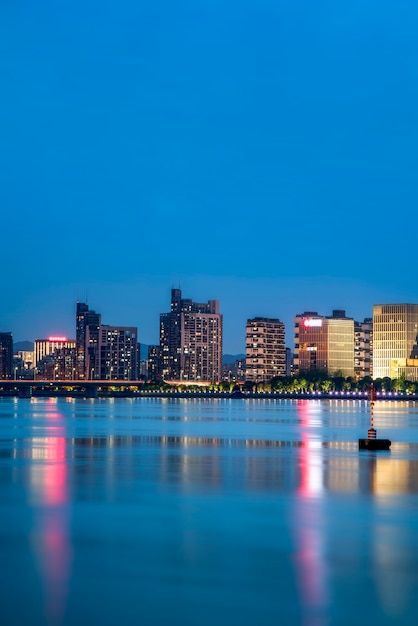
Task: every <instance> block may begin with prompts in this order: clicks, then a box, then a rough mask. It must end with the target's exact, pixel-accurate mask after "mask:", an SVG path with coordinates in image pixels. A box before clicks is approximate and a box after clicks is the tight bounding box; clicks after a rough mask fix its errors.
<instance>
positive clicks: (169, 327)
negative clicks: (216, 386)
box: [160, 289, 222, 381]
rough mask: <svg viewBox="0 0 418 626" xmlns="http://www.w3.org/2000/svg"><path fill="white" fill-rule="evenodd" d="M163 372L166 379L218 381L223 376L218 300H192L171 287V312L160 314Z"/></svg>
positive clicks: (220, 320)
mask: <svg viewBox="0 0 418 626" xmlns="http://www.w3.org/2000/svg"><path fill="white" fill-rule="evenodd" d="M160 350H161V371H162V377H163V378H164V379H165V380H205V381H217V380H221V377H222V315H221V314H220V313H219V302H218V301H217V300H209V301H208V302H207V303H206V304H200V303H197V302H193V301H192V300H190V299H184V298H182V296H181V290H180V289H172V290H171V311H170V313H162V314H161V315H160Z"/></svg>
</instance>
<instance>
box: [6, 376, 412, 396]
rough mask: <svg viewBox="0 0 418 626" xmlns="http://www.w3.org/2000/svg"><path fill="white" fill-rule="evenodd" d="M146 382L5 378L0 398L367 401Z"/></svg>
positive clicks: (356, 393) (363, 393)
mask: <svg viewBox="0 0 418 626" xmlns="http://www.w3.org/2000/svg"><path fill="white" fill-rule="evenodd" d="M143 384H144V383H143V381H114V380H113V381H109V380H89V381H68V380H55V381H49V380H34V381H32V380H3V381H0V397H2V396H14V397H26V398H27V397H45V396H46V397H61V396H63V397H75V398H76V397H93V398H98V397H99V398H100V397H105V398H109V397H116V398H117V397H130V398H135V397H145V398H149V397H154V398H171V397H177V398H199V397H204V398H233V399H245V398H271V399H274V398H276V399H286V398H288V399H317V400H318V399H319V400H327V399H329V400H331V399H336V398H340V399H342V400H367V397H368V394H367V391H347V390H344V391H309V392H304V391H280V392H279V391H237V390H235V391H212V390H210V389H209V388H208V387H202V390H199V391H197V390H181V391H179V390H177V389H176V388H173V389H171V390H154V389H143V388H142V387H143ZM377 399H378V400H392V401H393V400H402V401H405V400H418V394H413V393H402V392H397V391H388V392H385V391H381V392H379V391H378V392H377Z"/></svg>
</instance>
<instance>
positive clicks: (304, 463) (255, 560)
mask: <svg viewBox="0 0 418 626" xmlns="http://www.w3.org/2000/svg"><path fill="white" fill-rule="evenodd" d="M394 404H395V403H391V405H392V406H391V407H390V411H389V409H388V406H387V405H386V406H385V408H384V410H382V411H381V412H380V413H379V411H377V417H376V421H377V423H378V426H377V427H378V428H381V429H382V430H383V429H384V430H385V436H388V437H389V438H390V439H392V441H393V445H392V448H391V451H390V452H383V453H379V452H374V453H373V452H368V451H361V452H359V450H358V444H357V438H358V437H359V436H361V435H362V431H364V428H365V427H366V428H367V422H368V413H367V406H366V404H365V403H364V402H362V401H359V402H354V401H352V402H348V401H332V402H328V403H327V402H321V401H317V400H316V401H300V402H298V401H278V402H272V401H265V402H261V401H242V402H241V401H238V402H237V401H232V402H231V401H228V400H225V401H216V402H210V401H207V400H202V401H193V402H190V403H188V402H187V401H185V400H184V399H181V400H180V399H179V400H175V401H173V402H169V401H167V400H162V399H154V400H152V401H150V400H140V401H138V400H132V399H124V400H120V401H115V400H114V399H111V400H91V399H90V400H86V401H84V402H83V401H81V400H77V401H75V400H72V399H59V400H57V399H54V400H50V401H48V400H45V399H35V400H32V401H29V400H20V401H16V400H15V399H7V400H0V489H1V492H2V496H3V498H2V502H0V519H2V520H3V521H2V524H1V526H0V548H2V549H3V551H4V552H5V554H6V555H9V560H10V562H11V563H12V562H16V563H18V565H17V568H16V570H15V569H13V567H11V569H10V571H9V572H8V575H7V577H6V576H5V575H4V581H3V582H4V583H5V584H6V583H7V584H8V585H9V588H10V593H8V594H5V598H4V601H3V603H2V605H0V618H3V619H1V622H2V623H6V624H8V623H31V624H35V625H36V626H37V625H38V624H39V625H40V624H51V625H54V626H56V625H57V626H58V624H63V625H64V626H66V625H67V624H68V625H69V624H74V623H77V624H78V623H79V624H83V623H100V624H113V623H115V621H123V622H124V624H137V623H153V624H163V623H164V624H166V623H167V622H168V621H173V615H172V611H171V609H170V607H172V606H173V605H174V604H175V605H176V606H177V607H178V613H177V614H176V615H178V616H179V618H178V620H177V621H179V623H180V622H181V623H182V624H186V625H189V624H190V625H191V624H193V625H194V624H195V623H196V616H197V615H199V619H198V620H197V621H198V622H199V623H200V624H208V625H209V624H211V625H212V624H213V623H215V622H216V623H218V624H222V625H223V624H227V623H228V624H230V623H240V624H254V623H258V622H259V621H261V622H262V623H263V624H277V623H284V624H287V623H289V624H304V625H306V626H317V625H325V624H334V623H335V624H351V623H352V622H356V623H358V624H362V623H364V624H365V623H369V622H370V621H372V622H373V623H379V624H391V623H395V622H397V623H403V624H407V625H409V624H412V623H415V621H414V619H413V618H412V616H413V615H415V614H416V611H417V610H418V599H417V598H416V597H415V596H416V594H415V589H416V587H417V584H418V573H417V572H418V539H417V537H418V533H417V530H418V507H417V492H418V443H417V442H418V416H417V407H416V406H415V404H411V405H408V404H407V403H402V404H399V405H397V406H393V405H394ZM395 412H396V415H394V413H395ZM390 415H392V416H393V420H392V421H391V420H390V419H389V416H390ZM379 420H380V422H379ZM22 587H24V588H25V590H26V593H27V597H28V601H27V602H26V604H25V605H24V604H22V605H21V604H20V603H19V597H20V595H21V591H22ZM38 587H39V588H40V590H42V594H41V595H39V594H38V593H37V589H38ZM87 589H88V592H87V591H86V590H87ZM40 597H42V598H43V601H42V606H40V603H39V598H40ZM138 598H139V599H140V602H138ZM359 604H360V606H361V612H360V616H359V611H358V607H359ZM121 612H122V613H123V618H122V617H121ZM11 616H13V619H11ZM19 620H20V621H19ZM174 622H175V623H176V619H174Z"/></svg>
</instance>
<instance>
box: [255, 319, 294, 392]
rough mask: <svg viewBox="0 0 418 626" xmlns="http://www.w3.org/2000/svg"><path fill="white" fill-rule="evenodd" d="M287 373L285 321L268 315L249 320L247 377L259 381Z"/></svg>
mask: <svg viewBox="0 0 418 626" xmlns="http://www.w3.org/2000/svg"><path fill="white" fill-rule="evenodd" d="M285 374H286V344H285V325H284V324H283V322H281V321H280V320H279V319H271V318H267V317H254V318H253V319H249V320H247V326H246V339H245V379H246V380H247V381H249V382H254V383H258V382H262V381H269V380H271V379H272V378H275V377H276V376H285Z"/></svg>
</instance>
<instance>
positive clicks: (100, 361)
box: [87, 325, 138, 380]
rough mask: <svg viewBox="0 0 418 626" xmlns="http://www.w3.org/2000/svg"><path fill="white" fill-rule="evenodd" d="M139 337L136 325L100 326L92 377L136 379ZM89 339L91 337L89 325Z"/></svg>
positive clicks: (101, 378)
mask: <svg viewBox="0 0 418 626" xmlns="http://www.w3.org/2000/svg"><path fill="white" fill-rule="evenodd" d="M137 338H138V329H137V328H136V327H134V326H105V325H102V326H100V327H99V342H98V351H97V357H98V358H97V362H96V363H95V367H94V368H92V369H93V371H92V372H91V376H90V378H98V379H100V380H136V379H137V377H138V371H137V370H138V345H137V343H138V341H137ZM87 339H89V327H88V328H87ZM91 364H92V363H91V362H90V365H91Z"/></svg>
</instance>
